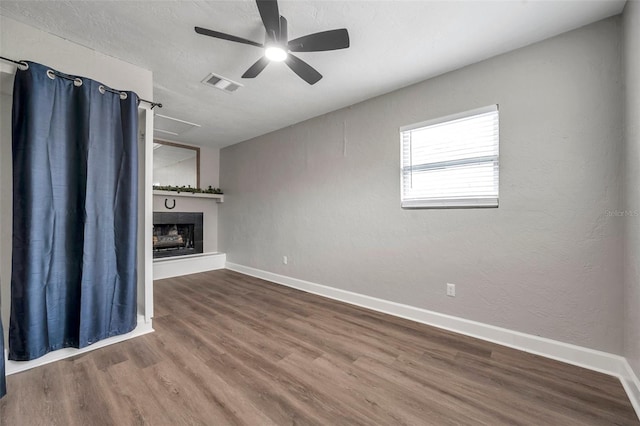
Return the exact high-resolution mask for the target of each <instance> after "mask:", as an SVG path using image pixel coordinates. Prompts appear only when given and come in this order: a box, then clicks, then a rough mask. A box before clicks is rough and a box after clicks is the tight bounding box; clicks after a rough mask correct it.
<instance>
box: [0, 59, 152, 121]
mask: <svg viewBox="0 0 640 426" xmlns="http://www.w3.org/2000/svg"><path fill="white" fill-rule="evenodd" d="M0 59H2V60H4V61H7V62H13V63H14V64H16V65H20V66H23V67H26V68H25V69H28V68H29V64H28V63H26V62H25V61H15V60H13V59H9V58H5V57H4V56H0ZM52 72H53V71H52ZM54 74H55V75H57V76H58V77H62V78H65V79H67V80H72V81H75V80H76V79H75V78H73V77H70V76H68V75H66V74H62V73H58V72H54ZM52 78H53V77H52ZM100 89H102V90H105V91H107V92H111V93H117V94H120V93H122V92H120V91H119V90H113V89H111V88H109V87H106V86H100ZM138 101H139V102H146V103H148V104H150V105H151V109H154V108H155V107H158V108H162V104H161V103H160V102H152V101H148V100H146V99H142V98H141V97H139V96H138Z"/></svg>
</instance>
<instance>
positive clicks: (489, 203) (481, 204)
mask: <svg viewBox="0 0 640 426" xmlns="http://www.w3.org/2000/svg"><path fill="white" fill-rule="evenodd" d="M498 111H499V106H498V105H497V104H494V105H488V106H486V107H481V108H476V109H472V110H468V111H464V112H460V113H456V114H450V115H447V116H444V117H438V118H435V119H432V120H427V121H422V122H419V123H414V124H410V125H407V126H402V127H400V129H399V131H400V132H399V133H400V158H402V155H403V152H402V151H403V141H402V133H403V132H406V131H411V130H416V129H420V128H422V127H428V126H433V125H436V124H440V123H445V122H449V121H454V120H458V119H461V118H466V117H470V116H474V115H479V114H485V113H488V112H498ZM499 150H500V142H499V141H498V154H497V155H495V156H491V158H486V159H485V160H486V162H488V161H494V162H495V163H498V162H499ZM472 160H475V161H477V160H478V158H474V159H472ZM462 163H464V161H451V162H449V161H443V162H441V163H431V164H425V165H424V167H425V168H432V167H434V168H435V167H438V166H440V167H441V166H447V165H454V164H462ZM403 175H404V170H403V167H402V166H401V167H400V194H401V198H402V194H403V190H404V188H403V179H404V177H403ZM498 185H499V183H498ZM498 206H499V196H498V197H482V198H480V197H441V198H437V199H419V200H401V207H402V208H406V209H442V208H497V207H498Z"/></svg>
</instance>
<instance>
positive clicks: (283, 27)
mask: <svg viewBox="0 0 640 426" xmlns="http://www.w3.org/2000/svg"><path fill="white" fill-rule="evenodd" d="M288 38H289V34H287V19H286V18H285V17H284V16H281V17H280V38H279V39H278V40H279V41H280V43H282V44H283V45H284V44H285V43H286V42H287V40H288Z"/></svg>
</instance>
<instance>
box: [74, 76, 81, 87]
mask: <svg viewBox="0 0 640 426" xmlns="http://www.w3.org/2000/svg"><path fill="white" fill-rule="evenodd" d="M73 85H74V86H76V87H80V86H82V79H81V78H80V77H76V78H75V79H74V80H73Z"/></svg>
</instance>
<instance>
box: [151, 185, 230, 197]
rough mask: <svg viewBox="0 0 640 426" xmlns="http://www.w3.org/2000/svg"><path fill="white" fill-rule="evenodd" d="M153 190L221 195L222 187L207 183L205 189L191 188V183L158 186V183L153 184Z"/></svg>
mask: <svg viewBox="0 0 640 426" xmlns="http://www.w3.org/2000/svg"><path fill="white" fill-rule="evenodd" d="M153 190H154V191H173V192H177V193H181V192H190V193H191V194H218V195H222V194H223V192H222V189H220V188H213V187H212V186H211V185H209V187H208V188H207V189H202V188H192V187H191V185H189V186H184V185H183V186H160V185H154V186H153Z"/></svg>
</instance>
